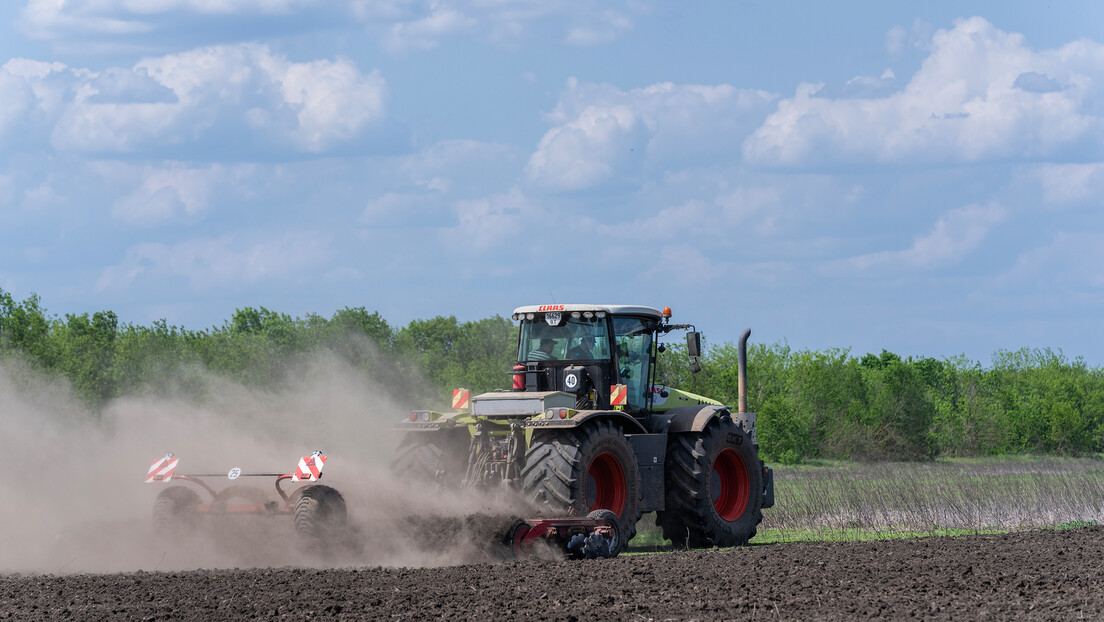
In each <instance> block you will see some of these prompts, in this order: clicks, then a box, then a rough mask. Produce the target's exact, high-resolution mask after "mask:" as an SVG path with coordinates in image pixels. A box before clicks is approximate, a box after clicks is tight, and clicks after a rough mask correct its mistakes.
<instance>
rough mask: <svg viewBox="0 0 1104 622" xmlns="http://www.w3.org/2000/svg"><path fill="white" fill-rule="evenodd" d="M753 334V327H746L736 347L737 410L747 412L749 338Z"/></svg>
mask: <svg viewBox="0 0 1104 622" xmlns="http://www.w3.org/2000/svg"><path fill="white" fill-rule="evenodd" d="M750 336H751V329H750V328H745V329H744V332H742V333H740V341H739V342H738V343H737V349H736V365H737V367H736V371H737V372H738V379H737V383H738V384H737V385H736V391H737V395H738V396H739V397H738V399H739V403H738V404H737V405H736V412H738V413H746V412H747V411H748V408H747V340H748V337H750Z"/></svg>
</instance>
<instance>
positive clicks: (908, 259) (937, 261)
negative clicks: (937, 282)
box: [829, 204, 1007, 273]
mask: <svg viewBox="0 0 1104 622" xmlns="http://www.w3.org/2000/svg"><path fill="white" fill-rule="evenodd" d="M1006 216H1007V210H1005V209H1004V208H1003V207H1001V206H999V205H996V204H989V205H984V206H982V205H968V206H966V207H963V208H959V209H953V210H951V211H949V212H947V213H946V214H945V215H944V216H942V217H941V218H940V219H939V220H938V221H937V222H936V223H935V227H934V228H933V229H932V231H931V232H929V233H927V234H925V235H922V236H919V237H917V238H916V239H915V240H914V241H913V244H912V246H911V247H910V248H908V249H905V250H899V251H883V252H878V253H869V254H866V255H859V256H857V257H851V258H848V259H844V260H841V261H838V262H833V263H832V264H830V265H829V271H833V272H834V271H837V270H838V271H842V272H847V273H854V272H869V271H878V270H888V271H899V270H902V269H904V270H927V269H935V268H943V267H946V266H950V265H954V264H956V263H958V262H960V261H961V260H962V259H963V258H965V257H966V256H967V255H968V254H969V253H971V252H972V251H974V250H975V249H976V248H977V247H978V246H980V245H981V243H982V242H983V241H984V240H985V238H986V236H988V234H989V232H990V231H991V230H992V229H993V227H995V226H996V225H997V224H999V223H1001V222H1003V221H1004V220H1005V218H1006Z"/></svg>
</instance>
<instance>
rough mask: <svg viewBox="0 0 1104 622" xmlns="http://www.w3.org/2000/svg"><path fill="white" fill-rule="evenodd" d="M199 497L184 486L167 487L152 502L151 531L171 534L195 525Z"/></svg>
mask: <svg viewBox="0 0 1104 622" xmlns="http://www.w3.org/2000/svg"><path fill="white" fill-rule="evenodd" d="M198 505H199V495H198V494H196V492H195V491H194V490H192V489H191V488H187V487H185V486H169V487H168V488H166V489H164V490H162V491H161V493H160V494H158V495H157V500H156V501H154V502H153V529H154V530H155V531H157V532H158V533H161V534H172V533H177V532H179V531H182V530H186V529H189V528H191V527H193V526H194V525H195V521H196V518H198V515H197V514H196V513H195V510H196V506H198Z"/></svg>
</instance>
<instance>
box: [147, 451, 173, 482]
mask: <svg viewBox="0 0 1104 622" xmlns="http://www.w3.org/2000/svg"><path fill="white" fill-rule="evenodd" d="M179 463H180V458H177V457H176V456H174V455H172V454H171V453H170V454H165V457H164V458H161V459H160V460H158V461H157V462H154V463H153V465H151V466H150V468H149V472H148V473H146V483H147V484H151V483H153V482H167V481H169V480H170V479H172V476H173V471H175V470H176V465H177V464H179Z"/></svg>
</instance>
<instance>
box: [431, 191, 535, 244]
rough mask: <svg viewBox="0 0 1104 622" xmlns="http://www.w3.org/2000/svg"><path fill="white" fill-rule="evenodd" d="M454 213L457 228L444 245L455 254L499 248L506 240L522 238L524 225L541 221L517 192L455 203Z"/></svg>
mask: <svg viewBox="0 0 1104 622" xmlns="http://www.w3.org/2000/svg"><path fill="white" fill-rule="evenodd" d="M455 210H456V215H457V218H458V220H459V223H460V224H459V228H458V229H456V230H452V231H449V232H447V233H446V241H448V242H451V244H450V246H457V247H458V248H457V250H458V251H463V250H464V249H468V248H474V249H475V250H478V251H484V250H487V249H491V248H502V247H503V242H504V241H505V240H509V239H519V238H521V236H520V235H519V234H521V233H522V231H523V230H524V228H525V226H526V225H531V224H533V223H538V222H539V221H540V212H539V210H537V209H536V208H535V206H534V205H533V204H532V203H530V201H529V200H528V199H527V198H526V197H525V195H523V194H522V193H521V191H520V190H518V189H517V188H512V189H511V190H510V191H509V192H507V193H505V194H498V195H494V196H491V197H486V198H481V199H466V200H462V201H458V202H457V203H456V205H455ZM534 241H535V239H534Z"/></svg>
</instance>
